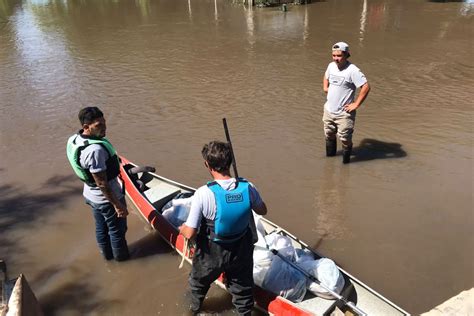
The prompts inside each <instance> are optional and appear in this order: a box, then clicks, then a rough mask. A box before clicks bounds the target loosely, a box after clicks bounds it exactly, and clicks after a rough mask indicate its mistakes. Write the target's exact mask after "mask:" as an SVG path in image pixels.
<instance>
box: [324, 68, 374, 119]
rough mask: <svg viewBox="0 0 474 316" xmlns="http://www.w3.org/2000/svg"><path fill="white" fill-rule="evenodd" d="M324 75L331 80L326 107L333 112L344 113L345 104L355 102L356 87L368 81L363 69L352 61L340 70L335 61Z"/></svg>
mask: <svg viewBox="0 0 474 316" xmlns="http://www.w3.org/2000/svg"><path fill="white" fill-rule="evenodd" d="M324 77H325V78H326V79H328V80H329V89H328V94H327V101H326V103H325V104H324V108H325V109H326V110H327V111H328V112H330V113H333V114H340V113H342V112H343V111H344V105H346V104H349V103H352V102H354V96H355V91H356V88H360V87H361V86H363V85H364V84H365V83H366V82H367V79H366V78H365V75H364V74H363V73H362V71H360V69H359V68H358V67H357V66H356V65H354V64H351V63H350V62H348V65H347V67H345V68H344V69H343V70H339V68H338V67H337V64H336V63H335V62H332V63H330V64H329V65H328V68H327V69H326V72H325V74H324Z"/></svg>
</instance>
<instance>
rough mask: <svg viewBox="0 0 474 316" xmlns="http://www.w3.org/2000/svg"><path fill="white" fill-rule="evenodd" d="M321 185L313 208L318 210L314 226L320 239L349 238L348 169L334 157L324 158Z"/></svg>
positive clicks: (350, 233)
mask: <svg viewBox="0 0 474 316" xmlns="http://www.w3.org/2000/svg"><path fill="white" fill-rule="evenodd" d="M321 179H322V181H321V186H320V188H319V191H318V192H317V193H316V195H315V199H314V202H315V205H314V209H316V210H318V214H317V216H316V228H315V229H313V231H314V232H316V233H317V234H318V235H319V236H320V238H321V240H320V241H319V242H318V243H317V245H319V244H320V243H321V242H322V241H323V240H331V239H346V240H348V239H351V235H352V232H350V230H349V229H348V226H347V223H346V220H347V213H346V212H347V211H349V210H348V209H347V205H348V203H347V197H346V183H349V182H350V169H349V168H340V165H339V164H337V165H335V164H334V159H325V162H324V168H323V173H322V177H321Z"/></svg>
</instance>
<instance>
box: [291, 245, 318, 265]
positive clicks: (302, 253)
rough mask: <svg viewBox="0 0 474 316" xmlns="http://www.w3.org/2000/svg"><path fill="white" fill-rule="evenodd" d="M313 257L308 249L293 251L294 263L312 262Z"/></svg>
mask: <svg viewBox="0 0 474 316" xmlns="http://www.w3.org/2000/svg"><path fill="white" fill-rule="evenodd" d="M313 260H314V255H313V253H312V252H311V251H310V250H308V249H299V248H297V249H295V262H296V263H300V262H304V261H313Z"/></svg>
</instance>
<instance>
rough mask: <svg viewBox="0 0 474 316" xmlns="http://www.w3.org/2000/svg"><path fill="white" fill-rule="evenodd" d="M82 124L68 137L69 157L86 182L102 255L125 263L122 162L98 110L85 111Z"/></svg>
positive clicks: (74, 168)
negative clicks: (109, 139) (120, 175)
mask: <svg viewBox="0 0 474 316" xmlns="http://www.w3.org/2000/svg"><path fill="white" fill-rule="evenodd" d="M79 121H80V123H81V126H82V129H81V130H80V131H79V132H78V133H77V134H74V135H72V136H71V137H69V140H68V142H67V147H66V151H67V157H68V160H69V163H70V164H71V166H72V169H73V170H74V172H75V173H76V175H77V176H78V177H79V179H81V180H82V181H83V182H84V190H83V195H84V198H85V200H86V203H87V204H89V205H90V206H91V207H92V212H93V214H94V219H95V226H96V239H97V244H98V245H99V249H100V252H101V253H102V255H103V256H104V258H105V259H106V260H111V259H115V260H116V261H124V260H127V259H128V258H129V257H130V255H129V252H128V246H127V241H126V239H125V233H126V231H127V215H128V210H127V205H126V203H125V197H124V194H123V189H122V186H121V184H120V182H119V180H118V176H119V174H120V162H119V158H118V156H117V153H116V151H115V149H114V147H113V146H112V144H111V143H110V142H109V141H108V140H107V139H106V138H105V131H106V125H105V119H104V114H103V113H102V111H101V110H100V109H99V108H97V107H86V108H83V109H82V110H80V111H79Z"/></svg>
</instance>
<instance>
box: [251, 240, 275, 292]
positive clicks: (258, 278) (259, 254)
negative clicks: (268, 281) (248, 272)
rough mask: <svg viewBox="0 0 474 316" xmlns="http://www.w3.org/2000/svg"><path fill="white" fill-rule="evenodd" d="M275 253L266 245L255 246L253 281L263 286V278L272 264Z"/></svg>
mask: <svg viewBox="0 0 474 316" xmlns="http://www.w3.org/2000/svg"><path fill="white" fill-rule="evenodd" d="M272 260H273V254H272V253H271V252H270V250H268V249H267V248H266V247H260V246H255V249H254V251H253V281H254V283H255V284H256V285H258V286H260V287H262V285H263V280H265V276H266V274H267V272H268V269H270V266H271V265H272Z"/></svg>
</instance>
